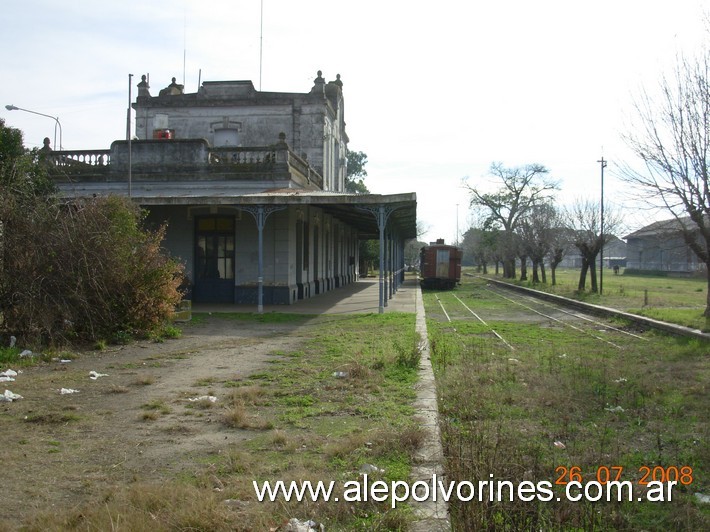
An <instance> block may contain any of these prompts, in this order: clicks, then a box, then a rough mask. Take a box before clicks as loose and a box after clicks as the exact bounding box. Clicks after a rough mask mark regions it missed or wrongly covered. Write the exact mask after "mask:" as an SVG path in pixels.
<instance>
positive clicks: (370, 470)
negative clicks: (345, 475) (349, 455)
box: [360, 464, 385, 474]
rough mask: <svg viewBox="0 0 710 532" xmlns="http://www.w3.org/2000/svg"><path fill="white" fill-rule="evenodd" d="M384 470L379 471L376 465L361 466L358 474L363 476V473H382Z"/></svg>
mask: <svg viewBox="0 0 710 532" xmlns="http://www.w3.org/2000/svg"><path fill="white" fill-rule="evenodd" d="M384 472H385V470H384V469H380V468H379V467H377V466H376V465H373V464H363V465H362V466H360V474H365V473H384Z"/></svg>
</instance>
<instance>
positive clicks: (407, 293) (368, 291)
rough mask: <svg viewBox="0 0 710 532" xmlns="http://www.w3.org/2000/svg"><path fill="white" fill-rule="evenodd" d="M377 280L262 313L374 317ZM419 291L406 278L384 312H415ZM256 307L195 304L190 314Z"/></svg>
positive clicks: (415, 281)
mask: <svg viewBox="0 0 710 532" xmlns="http://www.w3.org/2000/svg"><path fill="white" fill-rule="evenodd" d="M379 282H380V281H379V279H377V278H369V277H368V278H365V279H361V280H359V281H357V282H355V283H351V284H349V285H347V286H344V287H342V288H336V289H335V290H331V291H329V292H326V293H325V294H319V295H317V296H314V297H311V298H309V299H303V300H301V301H298V302H296V303H294V304H293V305H264V313H265V314H266V313H269V312H283V313H287V314H370V313H372V314H377V313H378V311H379V294H380V285H379ZM419 291H420V288H419V280H418V279H417V278H416V277H411V278H406V279H405V280H404V282H403V283H402V284H401V285H400V286H399V289H398V290H397V292H396V293H395V294H394V296H393V297H392V298H391V299H388V300H387V306H385V313H387V312H411V313H415V312H416V301H417V293H418V292H419ZM256 311H257V308H256V305H253V304H251V305H229V304H209V303H202V304H201V303H195V304H193V305H192V312H256Z"/></svg>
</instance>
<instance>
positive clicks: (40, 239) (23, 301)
mask: <svg viewBox="0 0 710 532" xmlns="http://www.w3.org/2000/svg"><path fill="white" fill-rule="evenodd" d="M6 206H7V205H6ZM9 207H10V208H9V209H5V213H4V214H5V216H4V218H5V219H4V234H3V237H4V245H5V247H4V253H3V268H2V272H1V274H0V276H1V278H0V281H1V282H0V296H2V297H1V298H0V300H1V301H2V302H1V303H0V312H1V313H2V315H3V318H4V321H3V327H4V328H5V329H7V330H8V331H9V332H11V333H12V334H15V335H16V336H18V337H25V339H32V340H34V341H36V340H37V339H40V340H41V341H43V342H56V341H66V340H80V341H96V340H98V339H101V338H116V337H118V336H121V335H143V334H146V333H148V332H149V331H150V330H152V329H154V328H156V327H158V326H160V325H162V324H163V323H164V322H165V320H166V319H167V318H169V317H170V315H171V314H172V312H173V309H174V308H175V305H176V304H177V302H178V301H179V300H180V297H181V296H180V293H179V291H178V287H179V286H180V283H181V280H182V269H181V266H180V265H178V264H177V263H175V262H174V261H173V260H171V259H170V258H168V257H167V256H166V255H165V254H164V253H163V252H162V250H161V248H160V243H161V241H162V239H163V236H164V231H165V228H164V227H163V228H161V229H159V230H158V231H155V232H150V231H146V230H144V229H142V227H141V221H142V213H141V211H140V210H139V209H138V207H136V206H135V205H134V204H133V203H131V202H130V201H129V200H127V199H123V198H119V197H108V198H94V199H90V200H85V201H77V202H74V203H71V204H64V203H62V202H61V201H60V200H59V199H56V198H54V197H51V196H50V197H37V198H35V199H34V200H33V201H25V202H23V203H22V208H21V209H14V210H13V209H12V206H11V205H10V206H9Z"/></svg>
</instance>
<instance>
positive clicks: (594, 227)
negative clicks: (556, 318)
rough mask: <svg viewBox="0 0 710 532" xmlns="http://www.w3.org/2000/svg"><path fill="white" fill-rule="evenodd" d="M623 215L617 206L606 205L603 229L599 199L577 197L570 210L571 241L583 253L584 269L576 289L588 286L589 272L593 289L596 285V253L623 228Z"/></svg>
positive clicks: (581, 289)
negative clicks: (597, 200)
mask: <svg viewBox="0 0 710 532" xmlns="http://www.w3.org/2000/svg"><path fill="white" fill-rule="evenodd" d="M621 223H622V218H621V215H620V214H619V211H618V209H615V208H613V207H611V206H610V205H607V204H605V205H604V232H603V233H602V231H601V213H600V205H599V203H596V202H592V201H589V200H577V201H575V203H574V204H573V205H572V207H571V208H570V209H569V210H568V212H567V224H568V225H569V228H570V231H571V238H572V243H573V244H574V246H575V247H576V248H577V249H578V250H579V254H580V255H581V256H582V270H581V272H580V274H579V283H578V285H577V289H578V290H579V291H580V292H581V291H583V290H585V289H586V282H587V273H589V276H590V278H591V283H592V287H591V289H592V292H595V293H596V292H598V291H599V289H598V287H597V267H596V262H597V256H598V255H599V252H600V251H601V249H602V245H603V244H606V243H608V242H609V241H610V239H611V237H612V235H613V234H614V233H616V232H618V231H619V230H620V229H621Z"/></svg>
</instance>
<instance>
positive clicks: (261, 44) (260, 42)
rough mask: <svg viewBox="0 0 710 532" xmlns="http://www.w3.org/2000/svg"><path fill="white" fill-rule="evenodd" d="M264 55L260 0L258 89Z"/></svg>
mask: <svg viewBox="0 0 710 532" xmlns="http://www.w3.org/2000/svg"><path fill="white" fill-rule="evenodd" d="M263 57H264V0H261V19H260V22H259V91H261V65H262V62H263Z"/></svg>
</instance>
